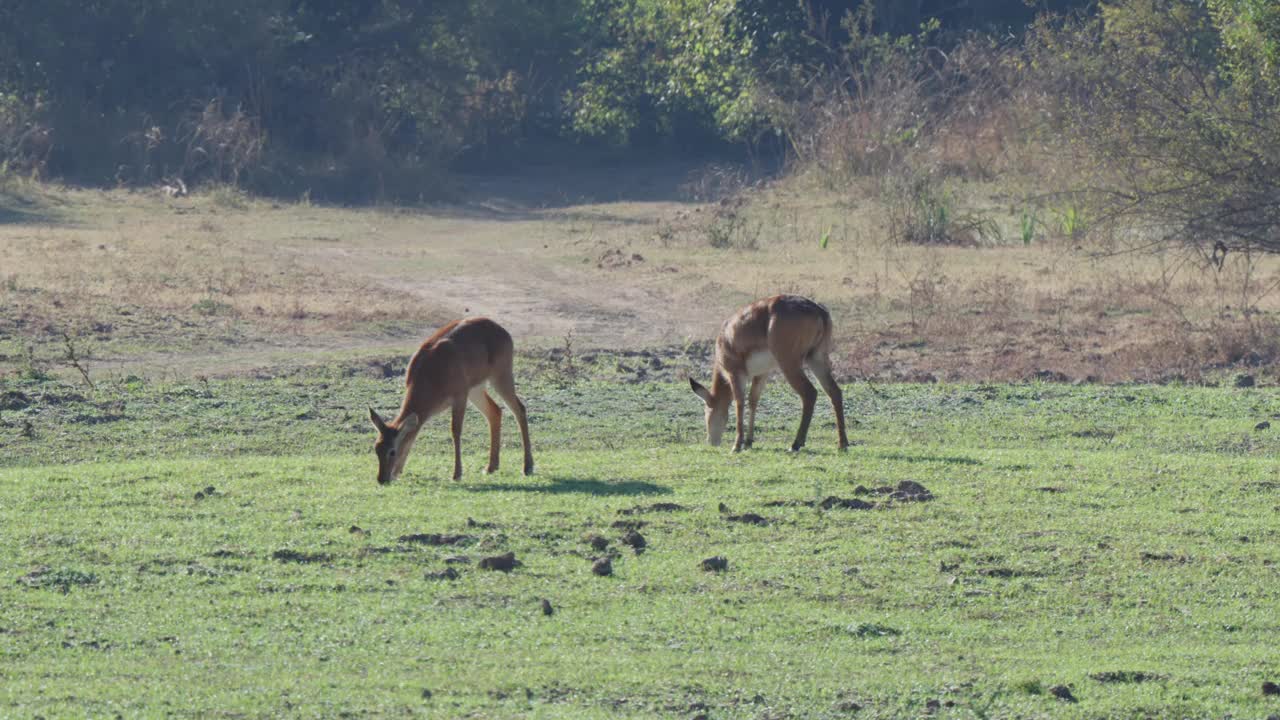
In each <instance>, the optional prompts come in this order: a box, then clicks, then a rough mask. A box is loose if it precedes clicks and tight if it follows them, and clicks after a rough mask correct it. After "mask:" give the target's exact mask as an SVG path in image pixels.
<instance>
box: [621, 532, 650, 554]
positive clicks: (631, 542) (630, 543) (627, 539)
mask: <svg viewBox="0 0 1280 720" xmlns="http://www.w3.org/2000/svg"><path fill="white" fill-rule="evenodd" d="M621 542H622V544H623V545H626V546H627V547H630V548H631V549H632V550H633V551H635V554H637V555H639V554H640V553H642V552H644V549H645V548H646V547H647V546H648V544H649V543H648V541H646V540H645V539H644V536H643V535H641V534H640V533H638V532H636V531H635V530H628V531H627V532H626V533H624V534H623V536H622V539H621Z"/></svg>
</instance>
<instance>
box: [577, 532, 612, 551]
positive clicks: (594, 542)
mask: <svg viewBox="0 0 1280 720" xmlns="http://www.w3.org/2000/svg"><path fill="white" fill-rule="evenodd" d="M583 540H584V541H585V542H586V543H587V544H588V545H590V546H591V549H592V550H595V551H596V552H603V551H604V549H605V548H607V547H609V538H607V537H604V536H603V535H597V534H595V533H591V534H590V535H587V536H586V537H584V538H583Z"/></svg>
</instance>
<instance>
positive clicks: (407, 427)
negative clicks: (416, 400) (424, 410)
mask: <svg viewBox="0 0 1280 720" xmlns="http://www.w3.org/2000/svg"><path fill="white" fill-rule="evenodd" d="M417 428H418V413H409V414H408V415H405V416H404V420H402V421H401V422H400V432H402V433H408V432H413V431H414V430H416V429H417Z"/></svg>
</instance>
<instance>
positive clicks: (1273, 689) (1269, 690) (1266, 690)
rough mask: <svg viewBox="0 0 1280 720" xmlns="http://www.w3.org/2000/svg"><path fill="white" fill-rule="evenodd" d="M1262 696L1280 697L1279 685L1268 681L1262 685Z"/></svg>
mask: <svg viewBox="0 0 1280 720" xmlns="http://www.w3.org/2000/svg"><path fill="white" fill-rule="evenodd" d="M1262 694H1263V695H1280V685H1277V684H1275V683H1273V682H1271V681H1270V680H1268V681H1266V682H1264V683H1262Z"/></svg>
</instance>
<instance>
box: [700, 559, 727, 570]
mask: <svg viewBox="0 0 1280 720" xmlns="http://www.w3.org/2000/svg"><path fill="white" fill-rule="evenodd" d="M701 567H702V569H703V570H706V571H707V572H724V571H725V570H728V569H729V559H728V558H726V557H722V556H720V555H716V556H714V557H709V558H706V559H705V560H703V561H702V563H701Z"/></svg>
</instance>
